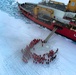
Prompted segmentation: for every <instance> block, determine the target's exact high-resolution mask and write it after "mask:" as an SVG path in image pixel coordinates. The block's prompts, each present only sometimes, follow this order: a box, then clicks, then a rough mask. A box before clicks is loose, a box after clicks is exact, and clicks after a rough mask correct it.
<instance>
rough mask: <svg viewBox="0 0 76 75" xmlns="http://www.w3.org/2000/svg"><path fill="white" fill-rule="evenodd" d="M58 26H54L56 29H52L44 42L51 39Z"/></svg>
mask: <svg viewBox="0 0 76 75" xmlns="http://www.w3.org/2000/svg"><path fill="white" fill-rule="evenodd" d="M57 29H58V28H57V27H54V29H53V30H52V32H51V33H50V34H49V35H48V36H47V37H46V39H45V40H44V42H45V43H46V42H47V41H48V40H49V38H50V37H51V36H52V35H53V34H54V33H55V32H56V30H57Z"/></svg>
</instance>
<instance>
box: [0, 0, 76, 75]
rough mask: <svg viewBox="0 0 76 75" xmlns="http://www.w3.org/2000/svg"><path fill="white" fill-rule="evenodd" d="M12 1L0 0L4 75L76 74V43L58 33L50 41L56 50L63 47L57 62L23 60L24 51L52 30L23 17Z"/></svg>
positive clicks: (1, 70)
mask: <svg viewBox="0 0 76 75" xmlns="http://www.w3.org/2000/svg"><path fill="white" fill-rule="evenodd" d="M3 2H5V3H3ZM6 2H7V3H6ZM9 2H10V3H11V1H10V0H6V1H5V0H1V1H0V4H1V5H0V75H76V43H74V42H73V41H71V40H69V39H67V38H65V37H62V36H60V35H58V34H54V35H53V36H52V37H51V38H50V39H49V42H48V44H49V46H50V47H51V48H52V49H55V50H56V49H57V48H59V52H58V56H57V58H56V60H55V61H53V62H52V63H50V64H49V65H41V64H34V63H33V62H31V61H30V62H29V63H27V64H25V63H24V62H23V61H22V53H21V49H22V48H25V46H26V45H28V44H29V43H30V41H31V40H33V39H34V38H40V39H45V38H46V37H47V35H48V34H49V33H50V31H49V30H48V29H46V28H43V27H40V26H39V25H37V24H35V23H33V22H32V21H30V20H28V19H27V18H25V17H24V16H22V15H19V11H18V9H17V7H16V10H14V8H13V7H12V5H11V6H10V5H8V4H9ZM14 3H15V2H14V1H13V3H12V4H13V5H14ZM1 6H2V8H1ZM9 6H10V7H11V10H10V7H9ZM14 6H15V5H14ZM12 8H13V9H12ZM14 12H15V15H14V14H13V13H14ZM11 14H12V15H11ZM19 16H20V17H19ZM47 48H48V45H47Z"/></svg>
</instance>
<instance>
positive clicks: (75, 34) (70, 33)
mask: <svg viewBox="0 0 76 75" xmlns="http://www.w3.org/2000/svg"><path fill="white" fill-rule="evenodd" d="M19 8H20V10H21V12H22V13H23V14H24V15H25V16H26V17H28V18H29V19H31V20H32V21H34V22H36V23H38V24H40V25H42V26H44V27H46V28H48V29H50V30H53V28H54V24H52V25H51V24H50V25H48V24H46V23H44V22H41V21H39V20H38V19H36V18H35V17H34V16H33V15H31V13H29V12H27V11H25V10H23V9H22V8H21V6H19ZM62 28H63V29H62V30H59V29H58V30H57V31H56V33H58V34H60V35H63V36H65V37H67V38H69V39H72V40H74V41H76V32H75V31H73V30H69V29H68V28H66V27H62Z"/></svg>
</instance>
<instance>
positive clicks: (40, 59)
mask: <svg viewBox="0 0 76 75" xmlns="http://www.w3.org/2000/svg"><path fill="white" fill-rule="evenodd" d="M57 52H58V49H57V50H56V51H55V52H54V51H53V50H50V51H49V53H45V54H43V55H37V54H36V53H33V54H32V57H33V63H36V64H37V63H41V64H44V63H46V64H49V63H50V62H51V61H53V60H54V59H55V58H56V53H57Z"/></svg>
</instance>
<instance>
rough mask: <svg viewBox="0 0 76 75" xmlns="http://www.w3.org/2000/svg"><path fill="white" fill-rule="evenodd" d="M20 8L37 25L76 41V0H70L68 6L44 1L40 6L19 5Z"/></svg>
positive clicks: (30, 4)
mask: <svg viewBox="0 0 76 75" xmlns="http://www.w3.org/2000/svg"><path fill="white" fill-rule="evenodd" d="M18 6H19V8H20V10H21V12H22V13H23V14H24V15H25V16H26V17H28V18H29V19H31V20H32V21H34V22H35V23H38V24H39V25H41V26H44V27H46V28H48V29H50V30H55V32H56V33H58V34H60V35H63V36H65V37H67V38H69V39H71V40H74V41H76V0H69V2H68V5H65V4H64V3H61V2H56V1H51V0H49V1H48V2H46V0H43V1H42V2H40V3H39V4H33V3H22V4H20V3H18Z"/></svg>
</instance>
